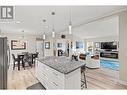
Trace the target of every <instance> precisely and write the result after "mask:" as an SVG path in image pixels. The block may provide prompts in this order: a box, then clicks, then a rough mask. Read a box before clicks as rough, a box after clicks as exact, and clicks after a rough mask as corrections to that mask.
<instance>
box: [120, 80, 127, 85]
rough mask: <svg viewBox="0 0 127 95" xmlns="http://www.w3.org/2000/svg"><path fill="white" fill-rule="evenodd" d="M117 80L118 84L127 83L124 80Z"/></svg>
mask: <svg viewBox="0 0 127 95" xmlns="http://www.w3.org/2000/svg"><path fill="white" fill-rule="evenodd" d="M118 82H119V83H120V84H123V85H127V82H126V81H123V80H118Z"/></svg>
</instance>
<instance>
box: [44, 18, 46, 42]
mask: <svg viewBox="0 0 127 95" xmlns="http://www.w3.org/2000/svg"><path fill="white" fill-rule="evenodd" d="M45 22H46V20H45V19H43V24H44V25H43V32H44V33H43V40H45Z"/></svg>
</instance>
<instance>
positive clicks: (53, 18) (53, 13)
mask: <svg viewBox="0 0 127 95" xmlns="http://www.w3.org/2000/svg"><path fill="white" fill-rule="evenodd" d="M54 16H55V12H52V25H53V26H52V31H55V26H54V20H55V17H54Z"/></svg>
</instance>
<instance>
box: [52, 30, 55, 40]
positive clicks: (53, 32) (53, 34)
mask: <svg viewBox="0 0 127 95" xmlns="http://www.w3.org/2000/svg"><path fill="white" fill-rule="evenodd" d="M52 37H53V38H54V37H55V31H54V29H53V30H52Z"/></svg>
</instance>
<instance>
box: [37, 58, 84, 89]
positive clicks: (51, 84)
mask: <svg viewBox="0 0 127 95" xmlns="http://www.w3.org/2000/svg"><path fill="white" fill-rule="evenodd" d="M84 65H85V63H84V62H82V61H72V60H70V59H68V58H67V57H54V56H51V57H45V58H38V59H37V60H36V77H37V79H38V80H39V81H40V82H41V84H42V85H43V86H44V87H45V88H46V89H81V67H82V66H84Z"/></svg>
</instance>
